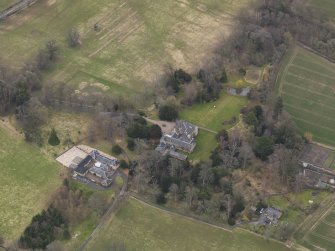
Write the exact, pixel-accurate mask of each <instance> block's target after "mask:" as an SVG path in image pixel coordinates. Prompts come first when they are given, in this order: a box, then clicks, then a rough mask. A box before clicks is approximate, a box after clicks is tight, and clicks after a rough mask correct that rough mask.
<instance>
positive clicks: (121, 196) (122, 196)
mask: <svg viewBox="0 0 335 251" xmlns="http://www.w3.org/2000/svg"><path fill="white" fill-rule="evenodd" d="M117 175H118V176H120V177H122V179H123V185H122V188H121V190H120V193H119V194H118V196H117V197H116V199H115V200H114V201H113V203H112V204H111V205H110V207H109V208H108V209H107V211H106V213H105V214H104V215H103V216H102V217H101V219H100V223H99V224H98V225H97V226H96V227H95V229H94V230H93V232H92V233H91V234H90V236H88V237H87V238H86V240H85V241H84V242H83V243H82V244H81V246H80V247H79V248H78V249H77V251H83V250H85V248H86V247H87V245H88V243H89V242H90V241H91V240H92V239H93V238H94V237H95V236H96V235H97V233H99V231H100V230H101V228H102V227H103V226H104V224H105V223H106V222H107V220H108V219H109V217H110V216H111V215H112V213H114V212H115V211H116V209H117V208H118V206H119V204H120V203H121V202H122V201H123V200H124V199H125V198H126V196H127V194H126V191H127V186H128V176H127V175H126V174H125V173H123V172H122V171H119V172H118V174H117Z"/></svg>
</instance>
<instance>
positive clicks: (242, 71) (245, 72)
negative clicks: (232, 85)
mask: <svg viewBox="0 0 335 251" xmlns="http://www.w3.org/2000/svg"><path fill="white" fill-rule="evenodd" d="M238 73H240V74H241V75H242V76H245V75H246V74H247V71H246V70H245V69H244V68H240V69H238Z"/></svg>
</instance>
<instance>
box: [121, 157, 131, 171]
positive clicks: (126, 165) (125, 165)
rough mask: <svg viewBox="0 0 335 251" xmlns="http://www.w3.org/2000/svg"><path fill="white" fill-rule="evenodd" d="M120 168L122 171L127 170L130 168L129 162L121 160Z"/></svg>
mask: <svg viewBox="0 0 335 251" xmlns="http://www.w3.org/2000/svg"><path fill="white" fill-rule="evenodd" d="M120 167H121V169H126V168H128V167H129V165H128V163H127V161H125V160H124V159H122V160H120Z"/></svg>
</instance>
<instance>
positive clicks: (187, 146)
mask: <svg viewBox="0 0 335 251" xmlns="http://www.w3.org/2000/svg"><path fill="white" fill-rule="evenodd" d="M163 140H164V142H165V143H166V144H168V145H173V146H175V147H176V148H179V149H181V150H183V151H186V152H192V151H193V149H194V147H195V145H196V143H195V142H194V140H192V141H184V140H183V139H180V138H177V137H175V135H164V136H163Z"/></svg>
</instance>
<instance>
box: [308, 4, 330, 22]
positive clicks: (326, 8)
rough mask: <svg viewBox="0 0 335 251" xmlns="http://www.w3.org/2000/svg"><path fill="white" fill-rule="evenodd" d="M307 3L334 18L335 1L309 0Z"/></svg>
mask: <svg viewBox="0 0 335 251" xmlns="http://www.w3.org/2000/svg"><path fill="white" fill-rule="evenodd" d="M309 4H310V5H311V6H312V7H313V8H314V9H316V10H318V11H320V12H321V13H322V14H325V15H327V16H328V17H329V18H331V19H333V20H335V2H334V1H333V0H309Z"/></svg>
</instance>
